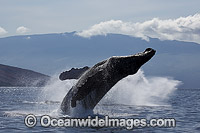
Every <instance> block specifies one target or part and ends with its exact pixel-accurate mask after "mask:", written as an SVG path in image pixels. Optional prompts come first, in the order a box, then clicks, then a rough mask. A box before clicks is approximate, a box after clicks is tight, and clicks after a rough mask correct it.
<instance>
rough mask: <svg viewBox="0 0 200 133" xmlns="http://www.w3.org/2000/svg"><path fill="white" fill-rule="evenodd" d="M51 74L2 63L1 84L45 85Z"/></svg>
mask: <svg viewBox="0 0 200 133" xmlns="http://www.w3.org/2000/svg"><path fill="white" fill-rule="evenodd" d="M49 78H50V77H49V76H47V75H44V74H41V73H38V72H34V71H31V70H27V69H21V68H17V67H12V66H7V65H2V64H0V86H9V87H12V86H15V87H16V86H23V87H24V86H31V87H39V86H44V85H45V83H46V82H47V81H48V80H49Z"/></svg>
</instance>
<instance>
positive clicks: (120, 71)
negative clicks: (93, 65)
mask: <svg viewBox="0 0 200 133" xmlns="http://www.w3.org/2000/svg"><path fill="white" fill-rule="evenodd" d="M155 53H156V51H155V50H154V49H152V48H147V49H146V50H145V51H144V52H140V53H137V54H134V55H129V56H114V57H111V58H110V59H109V63H108V65H109V67H111V68H112V70H115V72H114V73H113V74H114V75H115V76H116V77H121V76H123V77H126V76H128V75H132V74H135V73H136V72H137V71H138V70H139V68H140V67H141V66H142V65H143V64H145V63H146V62H147V61H149V60H150V59H151V58H152V57H153V56H154V55H155Z"/></svg>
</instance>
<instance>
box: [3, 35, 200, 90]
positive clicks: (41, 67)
mask: <svg viewBox="0 0 200 133" xmlns="http://www.w3.org/2000/svg"><path fill="white" fill-rule="evenodd" d="M74 33H75V32H71V33H60V34H40V35H25V36H12V37H5V38H0V62H1V63H2V64H8V65H12V66H18V67H21V68H29V69H31V70H35V71H38V72H41V73H45V74H48V75H49V74H50V75H53V74H55V73H57V74H60V73H61V72H63V71H66V70H68V69H70V68H72V67H75V68H79V67H84V66H92V65H94V64H95V63H97V62H100V61H101V60H104V59H106V58H109V57H110V56H120V55H130V54H135V53H137V52H140V51H143V50H145V49H146V48H147V47H152V48H154V49H156V50H157V52H156V55H155V56H154V57H153V58H152V59H151V60H150V61H149V62H148V63H147V64H145V65H144V66H143V67H142V69H143V70H144V72H145V75H147V76H167V77H173V78H174V79H177V80H180V81H182V82H183V85H182V86H181V87H182V88H200V84H199V79H200V61H199V59H200V44H197V43H193V42H183V41H175V40H173V41H169V40H159V39H156V38H150V39H149V41H145V40H142V39H140V38H135V37H131V36H126V35H120V34H108V35H107V36H104V35H98V36H93V37H91V38H83V37H80V36H78V35H75V34H74Z"/></svg>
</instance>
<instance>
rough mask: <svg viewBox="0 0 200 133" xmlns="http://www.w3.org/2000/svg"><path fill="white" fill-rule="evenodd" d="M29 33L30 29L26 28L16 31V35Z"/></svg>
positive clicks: (19, 28) (21, 27) (22, 27)
mask: <svg viewBox="0 0 200 133" xmlns="http://www.w3.org/2000/svg"><path fill="white" fill-rule="evenodd" d="M29 31H30V29H28V28H26V27H24V26H20V27H18V28H17V29H16V33H18V34H24V33H27V32H29Z"/></svg>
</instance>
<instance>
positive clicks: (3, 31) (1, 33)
mask: <svg viewBox="0 0 200 133" xmlns="http://www.w3.org/2000/svg"><path fill="white" fill-rule="evenodd" d="M6 33H7V31H6V30H5V29H4V28H2V27H0V35H4V34H6Z"/></svg>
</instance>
